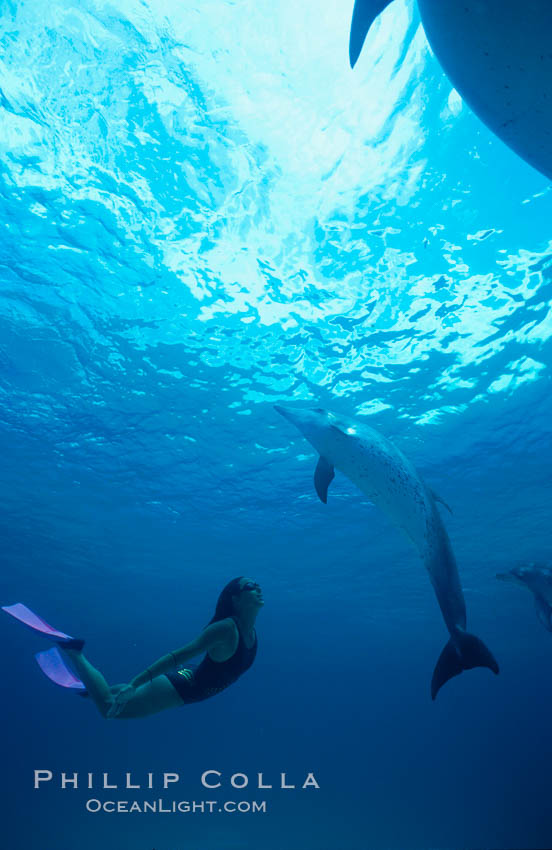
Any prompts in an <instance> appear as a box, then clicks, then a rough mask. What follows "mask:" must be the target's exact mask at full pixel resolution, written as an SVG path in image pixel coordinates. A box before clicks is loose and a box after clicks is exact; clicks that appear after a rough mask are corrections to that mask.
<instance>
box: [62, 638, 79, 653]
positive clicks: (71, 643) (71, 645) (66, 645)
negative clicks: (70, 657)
mask: <svg viewBox="0 0 552 850" xmlns="http://www.w3.org/2000/svg"><path fill="white" fill-rule="evenodd" d="M56 643H57V645H58V646H59V648H60V649H64V650H68V649H72V650H73V651H74V652H82V650H83V648H84V641H83V640H82V638H71V640H58V641H56Z"/></svg>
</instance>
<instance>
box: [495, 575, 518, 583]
mask: <svg viewBox="0 0 552 850" xmlns="http://www.w3.org/2000/svg"><path fill="white" fill-rule="evenodd" d="M496 577H497V579H499V581H515V580H516V579H515V576H513V575H512V573H497V574H496Z"/></svg>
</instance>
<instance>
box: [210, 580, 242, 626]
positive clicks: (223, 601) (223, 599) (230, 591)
mask: <svg viewBox="0 0 552 850" xmlns="http://www.w3.org/2000/svg"><path fill="white" fill-rule="evenodd" d="M242 579H243V576H238V578H233V579H232V581H229V582H228V584H227V585H226V587H223V589H222V590H221V593H220V596H219V598H218V599H217V607H216V608H215V613H214V614H213V616H212V617H211V619H210V620H209V622H208V623H207V625H208V626H210V625H211V623H216V622H217V620H225V619H226V618H227V617H231V616H232V614H233V613H234V604H233V602H232V597H233V596H237V595H238V593H240V591H241V584H240V582H241V581H242Z"/></svg>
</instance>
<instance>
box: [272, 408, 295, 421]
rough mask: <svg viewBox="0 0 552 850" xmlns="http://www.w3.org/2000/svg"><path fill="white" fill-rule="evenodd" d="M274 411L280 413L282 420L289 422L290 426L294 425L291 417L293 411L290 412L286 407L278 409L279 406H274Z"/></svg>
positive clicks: (293, 419)
mask: <svg viewBox="0 0 552 850" xmlns="http://www.w3.org/2000/svg"><path fill="white" fill-rule="evenodd" d="M274 410H275V411H276V412H277V413H280V414H281V415H282V416H283V417H284V419H287V420H288V422H291V423H292V425H296V424H297V423H296V421H295V417H294V416H293V411H291V410H290V409H289V408H288V407H280V405H279V404H275V405H274Z"/></svg>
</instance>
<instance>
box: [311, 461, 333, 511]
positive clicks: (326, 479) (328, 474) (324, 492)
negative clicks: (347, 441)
mask: <svg viewBox="0 0 552 850" xmlns="http://www.w3.org/2000/svg"><path fill="white" fill-rule="evenodd" d="M334 476H335V472H334V468H333V466H332V465H331V463H330V462H329V461H327V460H326V458H325V457H322V455H320V457H319V459H318V463H317V464H316V469H315V470H314V486H315V489H316V492H317V493H318V496H319V498H320V501H321V502H324V504H326V502H327V501H328V487H329V486H330V484H331V483H332V481H333V479H334Z"/></svg>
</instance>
